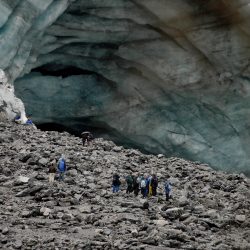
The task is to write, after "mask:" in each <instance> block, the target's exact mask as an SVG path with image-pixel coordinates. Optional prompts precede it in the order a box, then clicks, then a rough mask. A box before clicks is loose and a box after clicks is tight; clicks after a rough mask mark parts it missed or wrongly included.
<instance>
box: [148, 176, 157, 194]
mask: <svg viewBox="0 0 250 250" xmlns="http://www.w3.org/2000/svg"><path fill="white" fill-rule="evenodd" d="M150 186H151V189H152V196H156V195H157V187H158V178H157V177H156V175H155V174H153V175H152V178H151V181H150Z"/></svg>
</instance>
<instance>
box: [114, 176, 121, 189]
mask: <svg viewBox="0 0 250 250" xmlns="http://www.w3.org/2000/svg"><path fill="white" fill-rule="evenodd" d="M120 185H121V181H120V176H119V175H118V174H117V173H115V174H114V175H113V181H112V189H113V193H117V192H119V190H120Z"/></svg>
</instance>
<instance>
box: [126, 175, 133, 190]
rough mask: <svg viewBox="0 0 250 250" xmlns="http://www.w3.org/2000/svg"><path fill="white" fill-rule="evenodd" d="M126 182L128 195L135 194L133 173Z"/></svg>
mask: <svg viewBox="0 0 250 250" xmlns="http://www.w3.org/2000/svg"><path fill="white" fill-rule="evenodd" d="M126 182H127V190H126V193H127V194H128V193H131V192H133V176H132V173H130V174H129V175H128V176H127V177H126Z"/></svg>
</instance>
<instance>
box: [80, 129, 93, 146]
mask: <svg viewBox="0 0 250 250" xmlns="http://www.w3.org/2000/svg"><path fill="white" fill-rule="evenodd" d="M81 137H82V145H83V146H85V145H89V142H91V141H92V140H93V139H94V136H93V135H92V134H91V133H90V132H88V131H85V132H82V133H81Z"/></svg>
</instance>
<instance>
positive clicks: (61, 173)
mask: <svg viewBox="0 0 250 250" xmlns="http://www.w3.org/2000/svg"><path fill="white" fill-rule="evenodd" d="M57 169H58V171H59V181H63V180H64V175H65V172H66V170H67V167H66V161H65V158H64V155H62V156H61V157H60V159H59V161H58V164H57Z"/></svg>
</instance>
